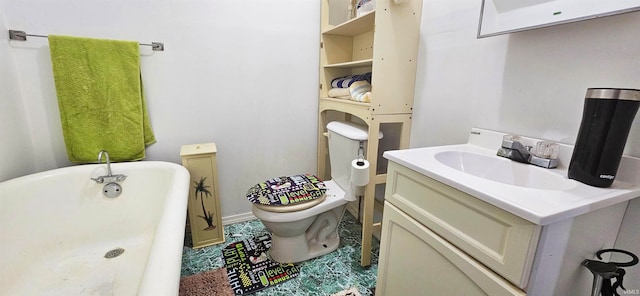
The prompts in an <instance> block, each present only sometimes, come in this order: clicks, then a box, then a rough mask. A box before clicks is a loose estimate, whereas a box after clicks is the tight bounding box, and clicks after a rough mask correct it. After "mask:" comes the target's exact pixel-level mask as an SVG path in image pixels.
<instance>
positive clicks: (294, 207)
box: [247, 121, 382, 263]
mask: <svg viewBox="0 0 640 296" xmlns="http://www.w3.org/2000/svg"><path fill="white" fill-rule="evenodd" d="M327 130H328V138H329V139H328V142H329V159H330V164H331V180H329V181H320V180H319V179H317V177H315V176H313V175H308V174H307V175H296V176H292V177H279V178H274V179H270V180H269V181H267V182H263V183H259V184H257V185H255V186H253V187H252V188H251V189H250V190H249V191H248V193H247V198H248V199H249V200H250V201H252V202H253V206H252V212H253V214H254V215H255V216H256V218H258V219H260V220H261V221H262V224H264V226H265V228H266V229H267V230H268V231H269V232H270V233H271V248H270V249H269V255H270V257H271V259H272V260H274V261H277V262H280V263H296V262H301V261H306V260H309V259H311V258H315V257H318V256H321V255H324V254H327V253H329V252H332V251H334V250H335V249H337V248H338V245H339V244H340V237H339V235H338V231H337V230H338V224H339V223H340V220H341V219H342V215H343V214H344V212H345V209H346V204H347V199H345V198H346V197H351V195H353V194H354V192H355V191H357V190H353V189H351V186H350V183H349V181H350V174H351V162H352V160H354V159H356V158H358V157H359V154H363V153H364V151H366V149H364V143H365V142H366V141H367V137H368V130H367V127H366V126H362V125H358V124H354V123H351V122H339V121H333V122H330V123H329V124H328V125H327ZM380 138H382V133H380ZM300 180H302V181H300ZM299 181H300V182H299ZM288 187H290V188H291V189H290V190H291V191H290V192H289V191H287V190H289V189H287V188H288ZM322 193H324V194H322Z"/></svg>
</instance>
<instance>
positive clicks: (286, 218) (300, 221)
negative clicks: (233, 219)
mask: <svg viewBox="0 0 640 296" xmlns="http://www.w3.org/2000/svg"><path fill="white" fill-rule="evenodd" d="M324 184H325V185H326V186H327V191H326V192H325V198H324V200H323V201H322V202H320V203H319V204H317V205H315V206H313V207H310V208H307V209H304V210H300V211H294V212H273V211H267V210H265V209H264V207H261V206H260V205H257V204H254V205H253V208H252V211H253V215H255V216H256V218H258V219H260V221H262V224H264V226H265V228H266V229H267V230H268V231H269V232H270V233H271V248H270V249H269V255H270V256H271V259H273V260H275V261H277V262H281V263H296V262H301V261H305V260H308V259H311V258H315V257H318V256H321V255H324V254H327V253H329V252H332V251H334V250H335V249H337V248H338V245H339V244H340V238H339V236H338V232H337V227H338V223H340V220H342V215H343V213H344V210H345V208H346V204H347V201H346V200H345V199H344V195H345V192H344V191H343V190H342V188H340V186H338V185H337V184H336V183H335V182H333V181H325V182H324Z"/></svg>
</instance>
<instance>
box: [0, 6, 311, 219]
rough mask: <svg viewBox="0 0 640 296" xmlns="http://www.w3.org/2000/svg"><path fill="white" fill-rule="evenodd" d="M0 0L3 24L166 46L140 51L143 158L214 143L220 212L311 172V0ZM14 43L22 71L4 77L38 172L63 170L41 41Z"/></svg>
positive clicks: (245, 206)
mask: <svg viewBox="0 0 640 296" xmlns="http://www.w3.org/2000/svg"><path fill="white" fill-rule="evenodd" d="M0 3H2V4H3V6H4V10H3V11H4V12H5V15H4V17H5V18H6V20H5V22H6V26H7V28H10V29H17V30H24V31H26V32H27V33H32V34H44V35H46V34H63V35H75V36H85V37H95V38H109V39H123V40H139V41H140V42H143V43H149V42H152V41H159V42H164V43H165V47H166V49H165V51H164V52H151V51H150V50H149V49H148V48H143V49H142V54H143V56H142V58H141V64H142V75H143V82H144V86H145V97H146V99H147V102H148V106H149V112H150V117H151V123H152V126H153V129H154V132H155V135H156V138H157V140H158V142H157V143H156V144H154V145H152V146H150V147H149V148H148V150H147V158H146V159H147V160H165V161H172V162H176V163H180V155H179V154H180V147H181V145H185V144H197V143H206V142H215V143H216V145H217V147H218V171H219V179H220V180H219V181H220V195H221V205H222V215H223V216H225V217H226V216H232V215H235V214H241V213H247V212H250V209H251V208H250V204H249V203H248V202H247V201H246V198H245V193H246V190H247V189H248V188H249V187H250V186H252V185H254V184H255V183H257V182H259V181H263V180H265V179H267V178H269V177H273V176H279V175H289V174H295V173H304V172H314V171H316V164H315V151H316V135H315V131H316V130H317V129H316V125H317V119H316V118H317V116H316V110H317V99H316V98H317V87H318V68H317V67H318V60H319V38H318V32H319V30H320V12H319V7H320V4H319V2H318V1H315V0H272V1H260V0H249V1H235V0H207V1H205V0H180V1H173V0H136V1H124V0H122V1H117V0H116V1H114V0H109V1H106V0H89V1H87V0H57V1H47V0H0ZM4 39H5V40H6V38H4ZM11 45H12V48H5V47H6V46H4V45H2V46H3V47H0V50H2V51H3V53H4V51H8V52H11V53H12V55H15V66H14V67H12V68H17V70H10V71H9V73H7V75H8V76H14V77H11V78H12V80H14V84H15V83H16V82H17V81H20V85H21V92H22V95H23V102H24V104H25V108H26V112H27V114H28V122H29V125H30V127H29V132H28V133H29V134H31V136H32V138H33V143H34V147H35V155H36V160H37V164H38V167H37V169H38V170H45V169H50V168H56V167H61V166H67V165H69V164H70V163H69V162H68V160H67V156H66V152H65V148H64V143H63V139H62V132H61V128H60V119H59V111H58V107H57V101H56V97H55V90H54V85H53V79H52V77H51V62H50V59H49V52H48V50H49V48H48V44H47V40H46V39H44V38H34V37H30V38H28V41H27V42H18V41H12V42H11ZM5 59H6V58H5V55H4V54H3V55H2V58H1V60H0V61H2V63H3V64H4V63H7V64H9V65H10V63H9V61H5ZM2 71H7V70H5V69H4V67H3V70H2ZM12 71H17V75H16V74H13V75H11V72H12ZM3 80H4V79H3ZM0 83H4V82H0ZM3 86H4V84H3ZM3 88H4V87H3ZM14 96H15V97H17V96H18V94H17V91H14ZM0 112H3V111H0ZM2 120H4V118H3V119H2ZM16 121H17V120H16ZM12 122H13V121H12ZM3 143H4V137H3ZM4 145H5V144H1V145H0V147H2V149H5V148H4Z"/></svg>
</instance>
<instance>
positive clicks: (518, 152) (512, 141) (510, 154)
mask: <svg viewBox="0 0 640 296" xmlns="http://www.w3.org/2000/svg"><path fill="white" fill-rule="evenodd" d="M531 148H532V147H531V146H525V145H523V144H522V143H520V141H519V137H514V136H505V137H504V138H503V139H502V147H500V149H498V156H502V157H506V158H508V159H511V160H515V161H517V162H523V163H529V158H530V157H531V153H530V151H531Z"/></svg>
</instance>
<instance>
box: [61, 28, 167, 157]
mask: <svg viewBox="0 0 640 296" xmlns="http://www.w3.org/2000/svg"><path fill="white" fill-rule="evenodd" d="M49 46H50V49H51V62H52V66H53V76H54V79H55V85H56V93H57V96H58V107H59V108H60V117H61V120H62V132H63V135H64V142H65V145H66V147H67V155H68V156H69V160H71V161H72V162H74V163H87V162H96V161H97V157H98V152H99V151H100V150H106V151H107V152H109V156H110V159H111V160H112V161H128V160H140V159H143V158H144V156H145V146H147V145H151V144H153V143H155V141H156V140H155V137H154V135H153V131H152V130H151V124H150V121H149V116H148V113H147V107H146V104H145V101H144V97H143V95H142V82H141V79H140V49H139V45H138V43H137V42H133V41H115V40H102V39H91V38H79V37H69V36H55V35H50V36H49Z"/></svg>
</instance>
